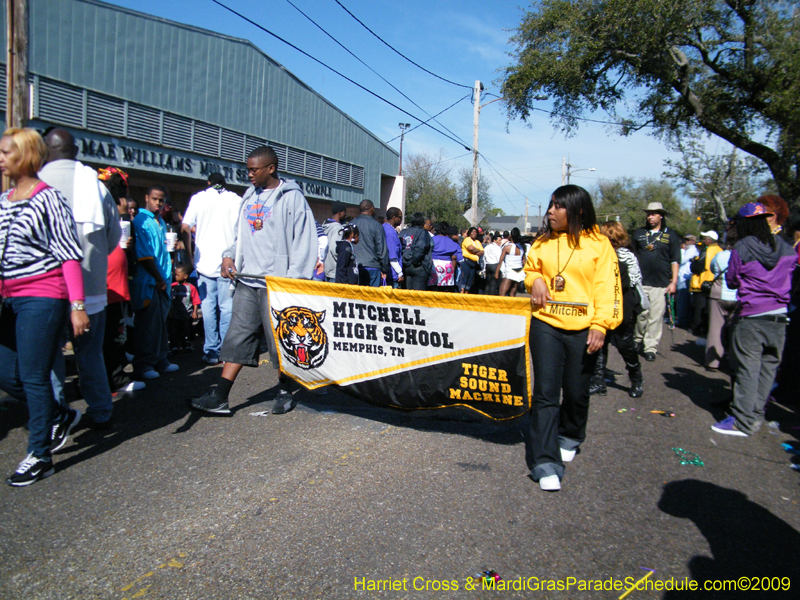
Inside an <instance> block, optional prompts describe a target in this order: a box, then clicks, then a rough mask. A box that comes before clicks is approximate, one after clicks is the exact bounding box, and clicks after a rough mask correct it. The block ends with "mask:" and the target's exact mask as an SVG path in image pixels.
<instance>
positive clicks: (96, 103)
mask: <svg viewBox="0 0 800 600" xmlns="http://www.w3.org/2000/svg"><path fill="white" fill-rule="evenodd" d="M88 105H89V106H88V110H87V111H86V128H87V129H93V130H94V131H101V132H103V133H110V134H112V135H125V102H123V101H122V100H118V99H116V98H111V97H110V96H102V95H100V94H95V93H93V92H89V98H88Z"/></svg>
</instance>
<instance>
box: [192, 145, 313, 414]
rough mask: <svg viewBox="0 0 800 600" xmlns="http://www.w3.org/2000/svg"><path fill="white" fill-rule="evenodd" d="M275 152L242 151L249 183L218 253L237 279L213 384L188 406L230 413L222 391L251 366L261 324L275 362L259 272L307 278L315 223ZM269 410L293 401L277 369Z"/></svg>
mask: <svg viewBox="0 0 800 600" xmlns="http://www.w3.org/2000/svg"><path fill="white" fill-rule="evenodd" d="M277 171H278V156H277V155H276V154H275V151H274V150H273V149H272V148H271V147H269V146H260V147H258V148H256V149H255V150H253V151H252V152H251V153H250V155H249V156H248V157H247V174H248V177H249V179H250V183H252V187H250V188H248V190H247V192H245V195H244V199H243V200H242V208H241V212H240V214H239V223H238V226H237V229H236V237H235V240H234V243H233V245H232V246H231V247H230V248H228V249H227V250H226V251H225V252H223V253H222V268H221V269H220V274H221V275H222V277H227V278H228V279H231V280H234V281H237V285H236V288H235V292H234V295H233V311H232V315H233V316H232V318H231V323H230V327H229V328H228V332H227V334H226V335H225V340H224V341H223V343H222V348H221V350H220V354H219V358H220V360H221V361H223V362H225V366H224V367H223V368H222V377H221V378H220V380H219V383H218V385H217V387H216V389H214V390H212V391H210V392H208V393H207V394H205V395H203V396H200V397H199V398H195V399H194V400H192V401H191V406H192V408H194V409H196V410H200V411H204V412H207V413H212V414H224V415H228V414H231V410H230V408H229V406H228V395H229V393H230V390H231V387H232V386H233V382H234V381H235V380H236V377H237V376H238V375H239V371H241V370H242V367H243V366H248V367H257V366H258V357H259V352H260V345H261V327H262V326H263V328H264V329H263V330H264V331H265V332H267V335H266V338H267V343H268V344H269V355H270V362H271V363H272V366H273V367H274V368H276V369H277V368H278V349H277V348H276V347H275V340H274V338H273V336H272V335H271V334H270V332H271V331H272V320H271V315H270V308H269V302H268V298H267V288H266V283H265V281H264V276H265V275H273V276H275V277H290V278H293V279H308V278H309V277H311V274H312V273H313V272H314V267H315V266H316V264H317V250H318V244H317V226H316V222H315V221H314V215H313V213H312V212H311V208H310V207H309V206H308V203H307V202H306V199H305V197H304V196H303V193H302V192H301V190H300V186H298V185H297V183H295V182H294V181H292V180H288V179H280V178H279V177H278V174H277ZM278 382H279V384H278V385H279V390H278V397H277V400H276V402H275V406H274V407H273V409H272V412H273V413H275V414H283V413H286V412H289V411H290V410H292V409H293V408H294V407H295V404H296V403H297V401H296V400H295V399H294V396H293V395H292V393H291V391H290V387H289V384H290V380H289V378H288V377H286V376H284V375H280V376H279V379H278Z"/></svg>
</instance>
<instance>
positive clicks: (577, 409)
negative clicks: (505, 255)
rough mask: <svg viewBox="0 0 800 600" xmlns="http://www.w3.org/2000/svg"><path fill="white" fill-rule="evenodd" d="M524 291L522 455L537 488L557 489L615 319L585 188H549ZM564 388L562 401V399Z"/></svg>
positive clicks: (614, 279)
mask: <svg viewBox="0 0 800 600" xmlns="http://www.w3.org/2000/svg"><path fill="white" fill-rule="evenodd" d="M525 288H526V289H527V290H528V291H529V292H530V295H531V309H532V316H533V318H532V319H531V328H530V347H531V362H532V364H533V377H534V380H533V398H532V400H533V401H532V407H531V412H530V421H529V426H528V427H526V428H525V458H526V461H527V463H528V467H529V468H530V469H531V476H532V478H533V479H534V481H538V482H539V486H540V487H541V489H543V490H546V491H558V490H560V489H561V480H562V479H563V477H564V463H565V462H570V461H571V460H572V459H573V458H574V457H575V454H576V453H577V451H578V448H579V447H580V446H581V444H582V443H583V441H584V439H585V438H586V421H587V418H588V416H589V384H590V383H591V379H592V373H593V372H594V368H595V362H596V361H597V355H598V351H600V350H601V349H602V348H603V343H604V341H605V335H606V331H608V330H609V329H614V328H615V327H617V326H618V325H619V324H620V323H621V322H622V285H621V282H620V277H619V267H618V264H617V255H616V254H615V253H614V249H613V248H612V247H611V243H610V242H609V241H608V238H607V237H606V236H604V235H603V234H601V233H600V230H599V229H598V228H597V218H596V216H595V212H594V206H593V205H592V199H591V197H590V196H589V193H588V192H587V191H586V190H584V189H583V188H581V187H579V186H576V185H566V186H562V187H560V188H558V189H556V190H555V191H554V192H553V195H552V197H551V199H550V205H549V206H548V208H547V216H546V219H545V227H544V229H543V230H542V232H541V233H540V234H539V236H538V237H537V239H536V240H535V241H534V243H533V245H532V246H531V249H530V251H529V252H528V255H527V260H526V262H525ZM562 393H563V400H562Z"/></svg>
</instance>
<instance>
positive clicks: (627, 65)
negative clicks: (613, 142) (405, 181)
mask: <svg viewBox="0 0 800 600" xmlns="http://www.w3.org/2000/svg"><path fill="white" fill-rule="evenodd" d="M794 5H796V2H781V1H777V0H541V1H540V2H537V3H536V4H535V5H534V8H533V10H532V11H531V12H528V13H527V14H526V15H525V17H524V18H523V20H522V22H521V24H520V26H519V28H518V29H517V30H516V34H515V35H514V37H513V38H512V42H514V43H516V45H517V50H516V53H515V55H514V59H515V62H514V64H512V65H511V66H509V67H507V68H506V69H505V72H504V74H503V76H502V95H503V97H504V98H506V106H507V109H508V112H509V116H511V117H521V118H522V119H523V120H526V119H527V118H528V117H529V115H530V111H531V109H532V108H533V103H534V102H535V97H536V96H537V95H539V94H542V93H546V94H548V95H549V96H551V97H553V98H554V99H555V110H554V116H553V119H554V124H555V125H557V126H560V127H561V128H562V129H564V130H565V131H567V132H569V131H571V130H573V129H575V128H576V127H577V125H578V121H579V118H580V117H581V115H583V113H584V112H587V111H589V112H591V111H595V110H598V109H600V110H603V111H605V112H607V113H608V114H609V115H611V116H612V117H613V118H614V119H615V120H616V122H617V123H618V124H619V125H620V131H621V132H622V133H623V134H627V133H630V132H632V131H634V130H637V129H640V128H643V127H646V126H650V127H652V128H653V129H652V131H653V132H654V133H655V135H656V136H658V137H661V138H662V139H664V140H666V141H667V142H668V143H676V142H678V141H679V140H680V139H681V138H683V137H684V136H685V135H686V134H687V133H692V132H693V131H697V130H701V129H703V130H706V131H707V132H710V133H713V134H715V135H717V136H719V137H721V138H723V139H725V140H727V141H728V142H730V143H731V144H732V145H733V146H735V147H737V148H740V149H741V150H744V151H745V152H747V153H749V154H751V155H753V156H755V157H756V158H758V159H759V160H761V161H763V163H764V164H766V165H767V167H768V168H769V170H770V172H771V175H772V177H773V179H774V181H775V184H776V186H777V188H778V190H779V191H780V193H781V195H782V196H783V197H784V198H786V199H787V200H790V201H797V200H798V199H800V183H799V182H798V176H799V175H800V102H798V98H799V97H800V22H798V21H800V19H797V18H795V16H794V13H793V8H794ZM618 109H621V112H623V114H630V117H629V118H623V117H622V116H620V115H618V113H617V111H618ZM764 134H766V141H765V140H764Z"/></svg>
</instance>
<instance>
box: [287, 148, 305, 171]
mask: <svg viewBox="0 0 800 600" xmlns="http://www.w3.org/2000/svg"><path fill="white" fill-rule="evenodd" d="M305 158H306V153H305V152H303V151H302V150H298V149H297V148H292V147H289V157H288V159H287V160H286V169H284V170H285V171H287V172H288V173H294V174H295V175H302V174H303V173H305V168H306V161H305Z"/></svg>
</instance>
